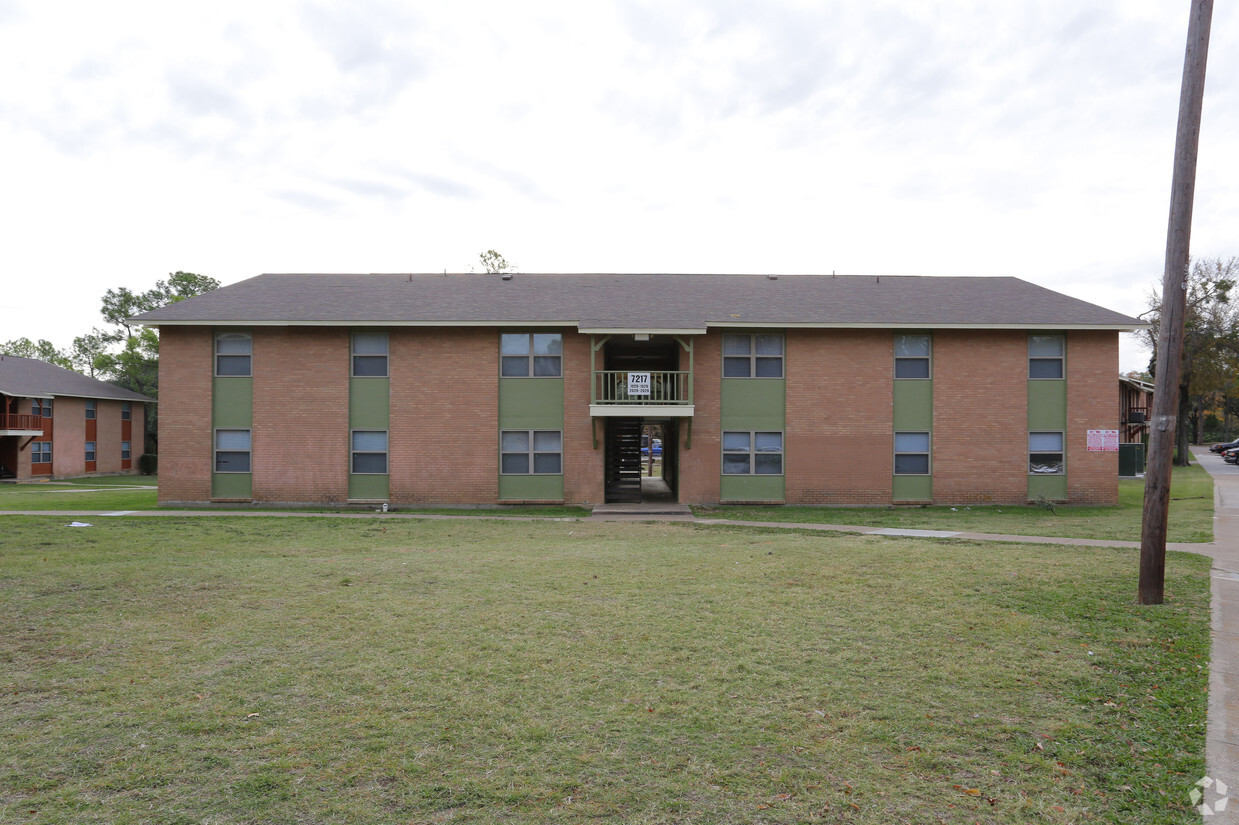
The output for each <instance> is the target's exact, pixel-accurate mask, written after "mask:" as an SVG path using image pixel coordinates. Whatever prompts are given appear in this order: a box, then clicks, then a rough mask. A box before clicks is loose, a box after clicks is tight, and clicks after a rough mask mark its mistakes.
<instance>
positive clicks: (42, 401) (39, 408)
mask: <svg viewBox="0 0 1239 825" xmlns="http://www.w3.org/2000/svg"><path fill="white" fill-rule="evenodd" d="M30 414H31V415H41V416H43V417H44V418H51V417H52V399H50V398H32V399H30Z"/></svg>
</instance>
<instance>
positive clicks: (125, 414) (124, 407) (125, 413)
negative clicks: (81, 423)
mask: <svg viewBox="0 0 1239 825" xmlns="http://www.w3.org/2000/svg"><path fill="white" fill-rule="evenodd" d="M92 417H93V416H92ZM132 419H133V404H131V403H129V402H128V401H126V402H124V403H123V404H121V405H120V420H121V421H131V420H132Z"/></svg>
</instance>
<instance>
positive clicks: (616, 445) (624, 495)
mask: <svg viewBox="0 0 1239 825" xmlns="http://www.w3.org/2000/svg"><path fill="white" fill-rule="evenodd" d="M606 450H607V463H606V501H607V504H621V503H639V502H640V501H641V419H639V418H608V419H607V446H606Z"/></svg>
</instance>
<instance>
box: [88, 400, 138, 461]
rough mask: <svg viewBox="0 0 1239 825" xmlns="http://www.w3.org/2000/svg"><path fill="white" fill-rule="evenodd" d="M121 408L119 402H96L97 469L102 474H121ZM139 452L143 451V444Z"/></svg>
mask: <svg viewBox="0 0 1239 825" xmlns="http://www.w3.org/2000/svg"><path fill="white" fill-rule="evenodd" d="M120 406H121V402H119V401H106V400H103V399H100V400H98V401H96V402H95V469H96V470H97V471H99V472H101V473H119V472H120V441H121V435H120V430H121V422H120ZM134 406H138V407H140V406H141V405H140V404H135V405H134ZM130 449H131V450H132V445H131V446H130ZM138 450H139V451H141V444H139V445H138ZM130 454H131V455H132V452H131V453H130Z"/></svg>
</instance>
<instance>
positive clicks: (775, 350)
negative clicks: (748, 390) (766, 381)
mask: <svg viewBox="0 0 1239 825" xmlns="http://www.w3.org/2000/svg"><path fill="white" fill-rule="evenodd" d="M723 377H724V378H782V377H783V336H782V335H768V334H765V333H758V334H754V335H724V336H723Z"/></svg>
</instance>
